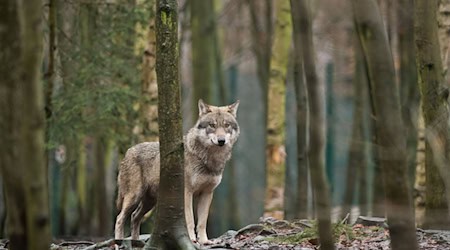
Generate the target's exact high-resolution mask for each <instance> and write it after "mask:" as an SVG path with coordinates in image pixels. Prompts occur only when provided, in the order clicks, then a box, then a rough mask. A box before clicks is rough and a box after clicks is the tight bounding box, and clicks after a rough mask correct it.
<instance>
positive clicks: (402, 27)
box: [397, 0, 420, 190]
mask: <svg viewBox="0 0 450 250" xmlns="http://www.w3.org/2000/svg"><path fill="white" fill-rule="evenodd" d="M398 5H399V6H398V7H397V17H398V21H397V24H398V27H397V30H398V51H399V56H400V71H399V74H400V78H399V79H400V103H401V107H402V118H403V123H404V125H405V128H406V129H405V132H406V147H407V157H408V158H407V162H408V175H409V179H410V184H411V187H410V189H411V190H412V189H413V185H414V178H415V172H416V156H417V154H416V152H417V136H418V131H417V123H418V118H419V105H420V93H419V85H418V82H417V80H418V79H417V68H416V60H415V51H414V15H413V14H412V13H414V1H413V0H400V1H399V2H398Z"/></svg>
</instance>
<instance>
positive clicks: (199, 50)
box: [190, 0, 216, 121]
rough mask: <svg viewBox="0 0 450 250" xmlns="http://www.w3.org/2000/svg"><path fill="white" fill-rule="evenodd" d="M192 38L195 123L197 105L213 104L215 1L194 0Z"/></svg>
mask: <svg viewBox="0 0 450 250" xmlns="http://www.w3.org/2000/svg"><path fill="white" fill-rule="evenodd" d="M190 8H191V32H192V34H191V37H192V42H191V44H192V87H193V95H192V96H193V99H192V107H193V108H192V111H193V117H194V121H195V120H196V119H197V117H198V107H197V103H198V100H199V99H203V100H204V101H205V102H207V103H212V100H213V99H214V93H215V91H214V83H215V82H216V81H215V76H216V69H215V65H216V61H215V54H216V51H215V47H216V46H215V44H214V43H215V42H216V39H215V38H214V36H215V34H214V33H215V32H216V21H215V12H214V1H204V0H192V1H190Z"/></svg>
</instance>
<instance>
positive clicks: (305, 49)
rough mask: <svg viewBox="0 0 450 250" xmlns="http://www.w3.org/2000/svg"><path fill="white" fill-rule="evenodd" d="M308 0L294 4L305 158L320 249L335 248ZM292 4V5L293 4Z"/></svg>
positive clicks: (322, 106) (320, 101) (323, 115)
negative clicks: (304, 105) (305, 113)
mask: <svg viewBox="0 0 450 250" xmlns="http://www.w3.org/2000/svg"><path fill="white" fill-rule="evenodd" d="M308 2H309V1H308V0H301V1H298V2H297V4H298V5H296V6H295V8H297V9H298V10H296V12H295V13H297V14H298V15H299V19H298V20H299V26H300V27H301V30H300V31H301V53H302V55H303V64H304V70H305V78H306V87H307V92H308V104H309V114H310V124H311V125H310V126H309V136H310V146H309V151H308V159H309V163H310V170H311V179H312V185H313V192H314V196H315V197H314V198H315V199H314V202H315V208H316V218H317V220H318V224H319V225H318V226H319V241H320V245H321V248H322V249H334V244H333V237H332V233H331V218H330V217H331V208H330V194H329V189H328V184H327V180H326V175H325V106H324V101H323V97H324V93H323V90H324V86H323V85H321V84H323V83H321V81H319V80H318V78H317V73H316V66H315V58H314V57H315V54H314V53H315V52H314V44H313V40H312V38H313V34H312V18H311V10H310V9H309V8H310V6H309V4H308ZM292 7H293V8H294V6H292Z"/></svg>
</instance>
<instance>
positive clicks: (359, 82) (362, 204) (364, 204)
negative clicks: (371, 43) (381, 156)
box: [353, 36, 384, 215]
mask: <svg viewBox="0 0 450 250" xmlns="http://www.w3.org/2000/svg"><path fill="white" fill-rule="evenodd" d="M355 62H356V65H355V67H356V68H355V77H354V85H353V86H355V92H356V97H355V98H357V99H359V101H358V103H357V106H355V112H361V115H362V117H361V119H362V123H361V126H362V136H363V137H362V138H361V141H362V144H360V145H361V147H362V148H361V149H359V151H358V153H356V154H355V157H356V158H358V159H359V161H360V162H358V163H357V164H358V167H357V171H358V177H357V178H358V181H359V198H358V204H359V213H360V214H361V215H367V214H368V212H369V199H368V191H369V190H368V180H367V172H368V169H369V161H368V156H367V155H368V153H369V152H368V149H369V146H368V145H369V143H370V140H369V139H368V138H367V137H368V134H369V131H368V130H369V129H368V127H369V126H368V123H369V120H370V119H369V118H368V117H369V116H370V112H371V111H370V109H369V92H368V89H369V82H368V79H367V70H366V68H365V65H364V55H363V52H362V48H361V44H360V43H359V40H358V37H357V36H355ZM360 154H361V155H360ZM355 162H356V161H355ZM383 190H384V189H383ZM383 197H384V195H383ZM383 203H384V199H383Z"/></svg>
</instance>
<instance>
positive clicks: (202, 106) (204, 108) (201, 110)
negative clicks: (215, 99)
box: [198, 99, 211, 116]
mask: <svg viewBox="0 0 450 250" xmlns="http://www.w3.org/2000/svg"><path fill="white" fill-rule="evenodd" d="M209 112H211V108H210V107H209V105H208V104H206V103H204V102H203V100H202V99H200V100H198V116H202V115H205V114H207V113H209Z"/></svg>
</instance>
